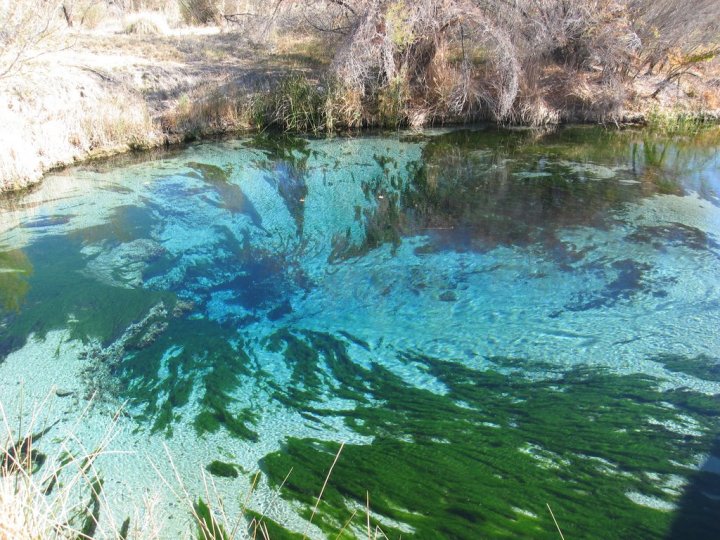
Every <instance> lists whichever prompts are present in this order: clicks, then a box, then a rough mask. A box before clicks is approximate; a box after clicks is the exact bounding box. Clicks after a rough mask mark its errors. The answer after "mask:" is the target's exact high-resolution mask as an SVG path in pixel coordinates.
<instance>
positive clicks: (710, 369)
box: [653, 354, 720, 381]
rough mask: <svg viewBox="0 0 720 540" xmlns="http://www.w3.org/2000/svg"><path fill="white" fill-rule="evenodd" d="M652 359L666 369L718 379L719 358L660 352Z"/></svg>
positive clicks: (719, 373)
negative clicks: (691, 356) (692, 356)
mask: <svg viewBox="0 0 720 540" xmlns="http://www.w3.org/2000/svg"><path fill="white" fill-rule="evenodd" d="M653 360H655V361H657V362H659V363H661V364H662V365H663V366H665V369H667V370H668V371H674V372H678V373H685V374H686V375H692V376H693V377H698V378H699V379H703V380H706V381H720V360H718V359H717V358H711V357H709V356H707V355H700V356H697V357H695V358H688V357H686V356H682V355H677V354H661V355H659V356H657V357H655V358H654V359H653Z"/></svg>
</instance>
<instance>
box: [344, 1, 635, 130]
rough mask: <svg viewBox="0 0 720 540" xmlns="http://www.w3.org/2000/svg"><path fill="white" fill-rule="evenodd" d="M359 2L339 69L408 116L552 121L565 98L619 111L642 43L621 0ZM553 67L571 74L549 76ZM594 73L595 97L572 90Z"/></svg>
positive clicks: (600, 110) (609, 112) (604, 111)
mask: <svg viewBox="0 0 720 540" xmlns="http://www.w3.org/2000/svg"><path fill="white" fill-rule="evenodd" d="M333 3H335V2H333ZM347 9H350V8H347ZM352 10H353V13H354V14H356V15H357V18H356V23H355V25H354V26H353V27H352V31H351V32H350V33H349V35H348V38H347V40H346V42H345V43H344V45H343V46H342V47H341V48H340V50H339V51H338V54H337V55H336V57H335V60H334V62H333V67H334V71H335V73H336V74H337V75H338V77H339V78H340V79H342V80H343V81H346V82H347V84H348V85H349V86H350V87H352V88H355V89H357V90H359V91H360V92H361V93H362V95H363V98H364V99H365V100H367V101H373V100H374V101H375V102H376V104H377V108H378V109H379V110H380V111H381V112H382V110H384V109H387V107H386V103H387V101H388V97H387V96H388V95H391V96H396V97H399V98H400V100H401V101H402V103H401V104H399V103H393V106H392V107H391V108H390V112H391V116H392V115H395V114H396V113H397V112H398V111H402V115H403V116H404V118H405V120H404V121H405V122H407V123H418V122H421V121H422V122H427V121H433V120H440V121H444V120H457V119H463V120H468V119H479V118H492V119H493V120H495V121H498V122H509V121H512V122H519V123H528V124H533V125H535V124H548V123H554V122H557V121H559V120H560V112H559V111H560V110H561V108H562V103H563V102H567V103H570V104H571V105H573V104H576V105H577V106H578V107H579V108H580V109H582V113H583V114H585V113H587V114H595V115H599V116H601V117H605V116H608V117H610V116H613V115H615V114H617V111H618V103H619V100H620V99H621V97H622V94H623V92H622V91H621V90H622V88H621V87H622V86H623V85H624V84H625V82H626V81H627V79H628V73H629V71H630V66H631V65H632V64H633V62H634V60H635V58H636V54H637V50H638V47H639V45H640V39H639V37H638V35H637V33H636V32H635V30H634V28H633V25H632V20H631V12H630V11H629V10H628V9H627V6H626V5H625V2H622V1H620V0H575V1H573V2H569V1H566V0H517V1H514V2H512V3H511V2H507V1H505V0H486V1H484V2H476V1H474V0H425V1H423V2H410V1H409V0H378V1H373V2H370V1H367V2H358V3H353V4H352ZM546 68H548V69H551V70H552V69H555V68H558V69H560V70H562V71H564V72H565V74H566V76H565V77H560V78H557V77H555V78H554V79H552V81H550V82H551V84H549V85H546V82H547V81H546V77H545V76H544V72H545V69H546ZM588 76H591V78H592V86H593V88H594V91H596V92H597V95H598V96H599V97H600V99H598V100H596V102H595V103H594V104H593V106H592V107H589V106H588V104H587V103H584V102H583V100H579V99H578V98H577V96H572V95H571V94H572V84H573V83H572V79H573V77H575V78H580V79H584V78H587V77H588ZM560 82H564V83H565V85H564V86H562V85H560V84H559V83H560ZM397 88H402V89H403V91H402V92H401V93H398V92H396V91H394V89H397ZM590 109H592V111H590ZM571 114H575V113H574V112H572V113H571Z"/></svg>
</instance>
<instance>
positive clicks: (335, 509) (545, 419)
mask: <svg viewBox="0 0 720 540" xmlns="http://www.w3.org/2000/svg"><path fill="white" fill-rule="evenodd" d="M303 336H304V339H307V340H308V342H309V343H312V345H313V348H315V349H316V350H317V351H319V352H320V355H321V356H322V357H325V356H326V355H330V356H332V357H340V358H342V357H343V353H342V351H343V350H344V349H345V347H346V346H345V345H344V344H343V343H342V342H340V341H338V340H336V339H335V338H332V336H329V335H326V334H317V333H308V332H306V333H303ZM329 351H332V353H330V352H329ZM404 358H405V361H406V362H407V363H413V364H416V365H417V366H419V367H421V368H422V369H424V370H425V371H426V372H427V373H428V374H430V375H432V376H434V377H436V378H437V379H438V380H439V381H440V382H442V383H443V384H444V385H445V386H446V387H447V388H448V393H447V394H446V395H439V394H435V393H432V392H430V391H427V390H422V389H418V388H414V387H408V386H407V385H406V384H405V383H404V381H402V380H401V379H400V378H398V377H397V376H395V375H393V374H392V373H391V372H389V371H387V370H386V369H383V368H381V367H380V366H378V365H374V366H373V367H372V368H371V369H364V368H361V367H359V366H357V365H354V368H353V369H352V370H349V369H348V368H347V366H344V365H342V364H341V363H340V364H333V363H328V364H326V365H327V367H328V368H329V369H330V370H331V371H332V373H333V376H336V375H337V377H338V380H341V381H342V385H343V387H344V388H345V389H346V390H347V391H348V392H349V393H356V394H358V395H360V394H361V393H370V394H371V395H372V398H370V399H371V401H366V403H365V404H364V403H363V401H362V400H358V401H357V403H358V405H357V407H356V409H355V410H352V411H335V412H334V413H332V412H331V411H324V414H336V415H340V416H344V417H345V421H346V424H347V425H348V426H349V427H351V428H352V429H353V430H354V431H356V432H357V433H359V434H362V435H370V436H374V440H373V442H372V444H369V445H354V444H352V445H345V448H344V450H343V452H342V457H341V459H340V460H339V462H338V463H337V465H336V466H335V469H334V470H333V474H332V477H331V479H330V482H329V484H328V487H327V489H326V491H325V494H324V496H323V502H321V504H320V506H319V510H318V514H319V515H318V516H317V517H316V519H315V522H316V523H317V524H318V525H319V526H321V528H323V530H325V531H327V532H328V533H330V532H332V531H337V530H338V523H344V522H345V521H346V520H347V519H348V518H349V516H350V515H351V513H352V508H353V506H352V505H348V501H354V504H357V505H364V502H365V495H366V492H369V493H370V495H371V501H372V510H373V512H376V513H377V514H378V517H377V520H376V521H374V524H378V525H379V526H381V527H382V528H383V530H384V531H385V532H386V534H390V533H391V534H392V535H400V534H402V535H403V536H404V537H407V536H410V535H409V534H408V533H407V531H405V532H403V531H402V530H401V529H397V528H396V527H395V526H393V525H392V523H393V522H399V523H403V524H406V525H407V526H409V527H410V528H411V529H412V530H413V531H414V533H413V534H414V535H415V536H417V537H418V538H447V537H452V538H477V537H518V536H521V537H533V538H555V537H556V534H557V531H556V529H555V527H554V524H553V522H552V520H551V517H550V516H549V514H548V512H547V508H546V506H545V505H546V504H550V505H551V507H552V508H553V511H554V512H555V515H556V516H557V517H558V519H560V521H561V523H563V530H564V532H565V534H567V535H572V536H573V537H582V538H602V537H634V538H654V537H659V536H662V535H663V534H665V533H666V532H667V531H668V530H669V527H670V525H671V522H672V519H673V517H672V514H670V513H667V512H662V511H659V510H655V509H652V508H648V507H644V506H639V505H637V504H636V503H633V502H631V501H630V500H629V499H628V497H627V496H626V493H628V492H639V493H643V494H644V495H646V496H650V497H655V498H657V499H659V500H668V497H669V495H668V494H667V493H666V492H665V491H663V489H662V486H660V485H654V484H653V483H649V482H648V481H647V478H646V476H645V475H646V474H648V473H654V474H659V475H680V476H685V475H687V469H685V467H684V466H683V465H682V463H689V462H692V461H693V459H694V456H695V455H696V454H698V453H702V452H705V451H707V450H708V449H709V448H710V446H711V445H712V442H713V439H714V437H715V436H716V434H717V433H716V432H717V426H716V425H715V421H714V418H715V417H716V416H717V415H718V414H720V402H719V401H718V399H717V398H716V397H713V396H704V395H701V394H697V393H695V392H690V391H687V390H683V391H661V390H659V389H658V387H657V382H658V381H656V380H654V379H652V378H650V377H647V376H642V375H616V374H612V373H610V372H608V371H605V370H600V369H591V368H574V369H570V370H569V371H566V372H565V373H562V372H560V373H557V372H556V373H553V374H552V376H551V377H545V378H543V375H547V372H546V371H545V370H546V369H547V367H548V366H547V365H546V363H537V364H534V363H533V362H531V361H527V360H526V361H525V363H524V368H525V371H526V372H527V373H529V375H527V376H522V375H520V373H513V375H511V376H510V375H508V374H507V373H503V372H502V371H499V370H498V369H503V364H506V365H509V366H513V365H515V366H517V364H518V362H519V360H518V359H508V361H507V362H505V361H504V360H505V359H502V358H495V359H494V361H493V363H494V364H495V365H496V366H498V368H493V367H491V368H490V369H488V370H485V371H479V370H474V369H471V368H468V367H467V366H464V365H463V364H461V363H459V362H452V361H441V360H437V359H434V358H431V357H427V356H422V355H417V354H413V353H405V357H404ZM534 369H536V371H535V375H533V370H534ZM375 400H377V401H378V402H381V403H382V407H378V406H377V405H375V404H374V403H373V402H374V401H375ZM666 403H671V404H673V405H675V406H676V407H677V408H676V409H674V408H668V407H667V406H666V405H664V404H666ZM299 406H303V407H304V404H303V405H299ZM318 409H321V408H320V407H319V406H318V405H317V404H316V405H315V411H314V413H315V414H323V411H322V410H318ZM683 414H689V415H691V417H692V418H693V420H694V421H695V422H697V426H700V428H699V434H695V435H692V436H690V435H687V434H682V433H677V432H675V431H674V430H673V427H672V426H673V424H676V425H677V424H682V423H683V418H682V415H683ZM338 448H339V446H338V444H336V443H329V442H323V441H317V440H312V439H295V438H291V439H289V440H288V441H287V443H286V446H285V448H284V449H283V450H282V451H280V452H276V453H273V454H270V455H268V456H266V457H265V458H264V459H263V460H262V468H263V470H264V471H265V473H266V474H267V475H268V477H269V479H270V480H271V482H273V483H274V484H276V485H279V483H280V482H281V481H282V480H283V479H284V478H285V475H286V474H287V473H288V471H289V470H290V469H291V468H292V470H293V473H292V474H291V476H290V478H289V479H288V480H287V482H286V483H285V486H284V488H283V493H284V496H286V497H288V498H291V499H294V500H297V501H300V502H302V503H304V504H305V505H306V508H309V507H311V505H313V504H314V497H316V496H317V492H318V490H319V487H320V486H321V485H322V482H323V479H324V477H325V475H326V474H327V470H328V468H329V466H330V464H331V463H332V460H333V457H334V455H335V453H336V452H337V450H338ZM407 486H413V487H412V489H408V487H407ZM518 486H522V489H521V490H519V489H518ZM669 500H670V501H672V500H673V499H672V497H670V499H669ZM384 517H385V518H389V519H390V520H393V521H392V522H390V523H391V524H390V525H388V524H384V521H383V518H384ZM385 521H388V520H387V519H386V520H385Z"/></svg>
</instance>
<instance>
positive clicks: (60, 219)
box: [21, 215, 76, 229]
mask: <svg viewBox="0 0 720 540" xmlns="http://www.w3.org/2000/svg"><path fill="white" fill-rule="evenodd" d="M74 217H76V216H74V215H63V216H45V217H40V218H36V219H33V220H30V221H26V222H25V223H23V224H22V225H21V226H22V228H23V229H41V228H45V227H54V226H57V225H65V224H66V223H69V222H70V220H72V219H73V218H74Z"/></svg>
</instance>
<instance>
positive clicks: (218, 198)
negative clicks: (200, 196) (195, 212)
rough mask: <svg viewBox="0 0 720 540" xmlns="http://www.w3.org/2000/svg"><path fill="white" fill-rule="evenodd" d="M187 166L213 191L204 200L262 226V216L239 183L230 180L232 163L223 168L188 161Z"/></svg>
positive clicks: (258, 226) (256, 225)
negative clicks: (212, 194) (212, 193)
mask: <svg viewBox="0 0 720 540" xmlns="http://www.w3.org/2000/svg"><path fill="white" fill-rule="evenodd" d="M187 167H189V168H191V169H193V171H195V172H196V173H197V175H198V177H199V178H202V179H203V180H205V182H207V184H208V186H209V187H211V189H212V191H213V192H214V194H215V197H212V198H211V197H205V201H206V202H208V203H209V204H211V205H213V206H216V207H218V208H224V209H226V210H228V211H229V212H231V213H233V214H245V215H246V216H248V217H249V218H250V220H251V222H252V223H253V225H254V226H255V227H257V228H259V229H262V228H263V226H262V218H261V217H260V214H259V213H258V211H257V210H256V209H255V207H254V206H253V204H252V202H251V201H250V199H248V197H247V195H245V193H244V192H243V190H242V189H241V188H240V186H239V185H237V184H234V183H232V182H231V181H230V177H231V175H232V172H233V167H232V165H228V166H226V167H225V168H224V169H223V168H220V167H218V166H217V165H210V164H207V163H199V162H190V163H187Z"/></svg>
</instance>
